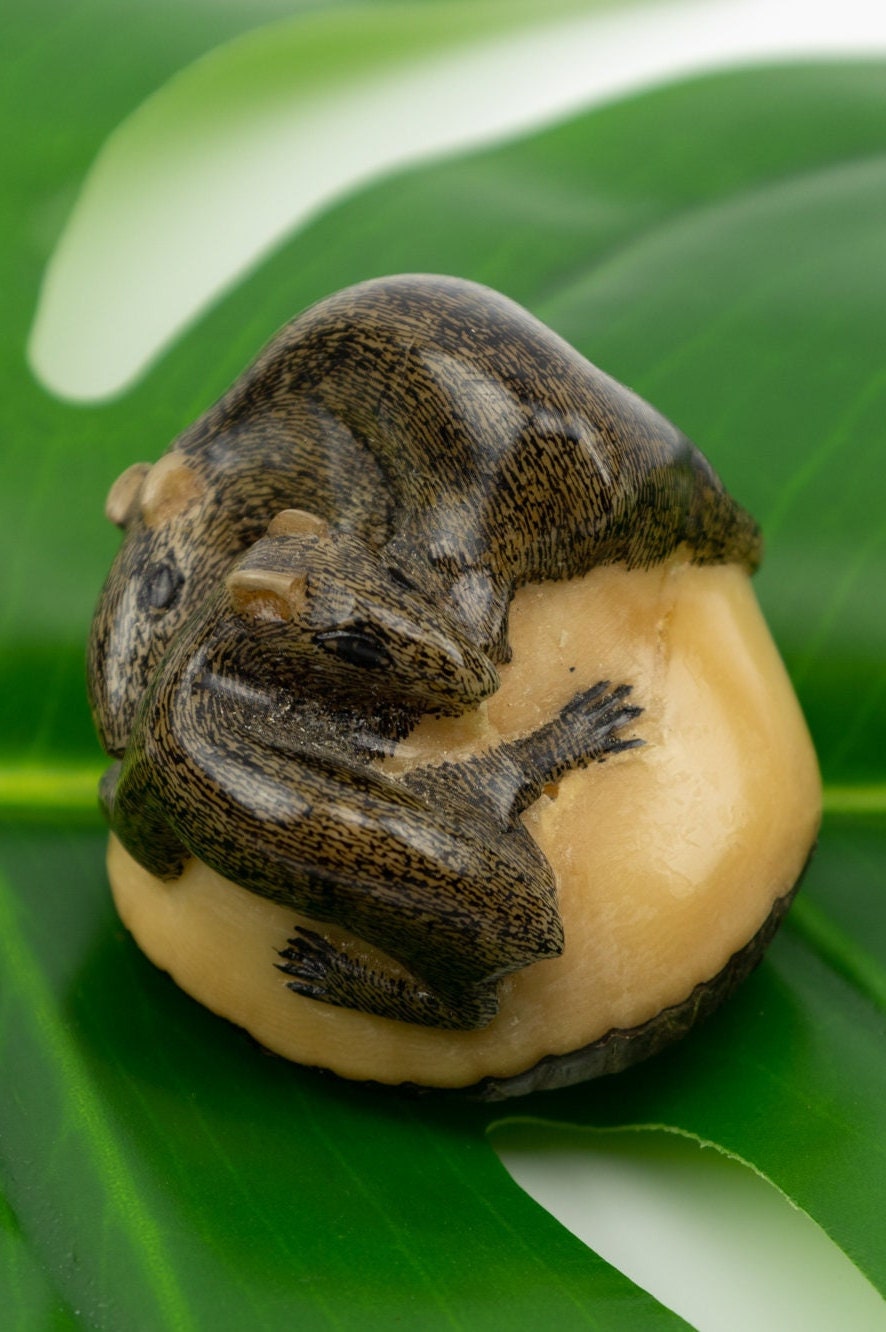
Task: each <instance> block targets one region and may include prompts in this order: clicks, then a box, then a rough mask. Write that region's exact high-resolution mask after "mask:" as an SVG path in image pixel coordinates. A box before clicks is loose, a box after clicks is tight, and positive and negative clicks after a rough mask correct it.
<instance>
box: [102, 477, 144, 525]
mask: <svg viewBox="0 0 886 1332" xmlns="http://www.w3.org/2000/svg"><path fill="white" fill-rule="evenodd" d="M150 470H151V464H150V463H133V464H132V466H131V467H127V469H126V471H125V472H121V473H120V475H119V476H118V477H117V480H116V481H115V482H114V484H113V485H112V486H111V489H110V490H109V491H108V498H107V499H106V500H105V517H106V518H109V519H110V520H111V522H112V523H114V524H115V525H116V526H117V527H126V525H127V523H129V522H130V521H131V520H132V518H133V517H134V516H135V508H136V505H137V504H138V500H139V496H140V495H141V489H142V485H143V484H144V479H145V477H146V476H147V475H148V472H150Z"/></svg>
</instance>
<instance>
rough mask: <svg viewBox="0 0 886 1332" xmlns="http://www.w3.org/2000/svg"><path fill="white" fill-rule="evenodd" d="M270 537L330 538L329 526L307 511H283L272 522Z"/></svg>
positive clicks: (322, 519) (269, 530)
mask: <svg viewBox="0 0 886 1332" xmlns="http://www.w3.org/2000/svg"><path fill="white" fill-rule="evenodd" d="M268 536H317V537H328V536H329V524H328V523H327V521H326V519H325V518H321V517H320V516H319V514H316V513H308V511H307V509H282V510H281V511H280V513H278V514H277V516H276V518H273V519H272V520H271V523H270V526H269V527H268Z"/></svg>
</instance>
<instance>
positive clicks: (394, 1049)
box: [108, 562, 820, 1086]
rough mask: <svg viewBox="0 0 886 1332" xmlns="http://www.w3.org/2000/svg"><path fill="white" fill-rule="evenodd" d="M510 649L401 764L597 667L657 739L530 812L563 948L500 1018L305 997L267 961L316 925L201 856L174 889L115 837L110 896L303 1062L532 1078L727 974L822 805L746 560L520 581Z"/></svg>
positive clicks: (186, 975) (504, 995) (205, 993)
mask: <svg viewBox="0 0 886 1332" xmlns="http://www.w3.org/2000/svg"><path fill="white" fill-rule="evenodd" d="M511 641H512V644H513V647H514V655H513V661H512V663H511V664H510V665H509V666H507V667H505V668H504V669H503V670H502V672H501V676H502V687H501V689H500V690H499V692H498V693H497V694H496V695H495V696H494V697H493V698H492V699H490V700H489V702H488V703H487V704H485V705H484V706H483V707H482V708H481V709H480V710H479V711H478V712H476V713H474V714H471V715H470V716H465V717H460V718H455V719H425V720H424V721H423V722H422V723H421V724H420V725H419V726H418V727H417V728H416V730H415V731H414V732H413V733H412V735H411V736H410V737H409V738H408V740H407V741H406V742H405V743H404V744H403V745H402V746H401V747H400V749H399V750H398V752H397V754H396V755H395V756H394V757H393V758H392V759H391V760H390V761H389V767H390V768H391V769H392V770H397V769H398V768H399V769H401V770H402V768H404V767H407V766H409V765H410V764H412V763H416V762H420V761H421V762H427V761H429V760H431V761H433V760H441V759H444V758H453V757H458V756H459V755H461V754H465V753H470V752H475V751H476V750H477V749H478V748H482V747H486V746H489V745H492V744H494V743H496V742H497V741H498V740H499V739H501V738H507V737H509V736H514V735H519V734H521V733H524V732H525V731H527V730H528V729H530V728H532V727H535V726H538V725H539V724H540V723H542V722H543V721H545V720H546V719H547V718H549V717H551V716H552V714H553V713H554V712H556V711H557V709H558V708H559V707H561V706H562V705H563V704H564V703H565V702H566V701H567V700H568V699H570V698H571V697H572V696H573V695H574V694H575V693H576V692H577V691H578V690H580V689H584V688H586V687H588V686H590V685H592V684H594V683H595V682H596V681H598V680H600V679H608V680H611V681H612V682H613V683H622V682H629V683H631V684H632V685H633V686H634V701H635V702H636V703H637V704H639V705H641V706H642V707H643V708H644V709H645V711H644V713H643V715H642V716H641V717H639V718H638V719H637V721H636V723H635V726H634V727H633V731H634V732H635V733H636V734H637V735H641V736H642V737H643V738H644V740H645V741H646V745H645V746H644V747H643V748H642V749H637V750H633V751H628V752H626V753H624V754H621V755H618V756H616V757H614V758H613V759H611V760H610V761H609V762H607V763H603V764H594V765H592V766H591V767H589V768H588V769H586V770H584V771H575V772H571V773H569V774H568V775H567V776H566V777H565V778H564V779H563V780H562V781H561V782H560V784H559V787H558V788H557V789H556V790H552V791H550V793H549V794H547V795H544V796H542V798H541V799H540V800H538V801H537V802H536V804H535V805H534V806H533V807H532V808H531V809H530V810H528V811H527V813H526V815H525V816H524V818H525V821H526V823H527V825H528V827H529V828H530V830H531V831H532V834H533V836H534V837H535V838H536V840H537V841H538V843H539V845H540V846H541V847H542V849H543V850H544V852H545V854H546V855H547V856H548V858H549V860H550V861H551V863H552V865H553V866H554V869H555V871H556V874H557V877H558V882H559V891H560V904H561V910H562V914H563V921H564V926H565V931H566V950H565V953H564V954H563V956H562V957H560V958H556V959H554V960H551V961H545V962H539V963H537V964H536V965H534V966H532V967H528V968H526V969H525V970H524V971H522V972H520V973H518V974H516V975H514V976H512V977H509V978H508V979H506V980H505V981H504V982H503V984H502V987H501V1011H500V1013H499V1014H498V1016H497V1017H496V1018H495V1020H494V1021H493V1022H492V1023H491V1024H490V1025H489V1026H488V1027H486V1028H485V1029H484V1030H482V1031H475V1032H447V1031H439V1030H433V1029H430V1028H423V1027H413V1026H409V1025H407V1024H405V1023H400V1022H393V1021H390V1020H387V1019H383V1018H376V1017H372V1016H369V1015H366V1014H362V1013H354V1012H350V1011H348V1010H345V1009H340V1008H332V1007H329V1006H327V1005H324V1004H322V1003H318V1002H316V1001H314V1000H310V999H304V998H301V997H298V996H296V995H294V994H293V993H292V992H291V991H290V990H288V989H287V988H286V978H285V976H283V975H282V974H281V973H280V972H279V971H278V970H276V969H275V967H274V963H275V962H276V961H277V950H278V949H280V948H282V947H284V946H285V943H286V940H287V938H289V936H290V935H291V934H292V930H293V926H294V925H295V924H296V923H297V922H298V921H299V920H300V919H303V918H300V917H298V916H297V915H296V913H295V912H293V911H290V910H288V909H286V908H284V907H281V906H278V905H275V904H274V903H272V902H268V901H265V900H263V899H262V898H259V897H256V896H255V895H254V894H252V893H249V892H247V891H246V890H245V889H243V888H239V887H237V886H235V885H233V884H231V883H229V882H227V881H226V880H224V879H222V878H220V877H219V876H218V875H216V874H215V873H213V872H212V871H211V870H209V869H207V868H206V866H205V865H203V864H201V863H199V862H197V861H193V862H191V864H190V865H189V866H188V867H187V869H186V870H185V873H184V874H183V875H182V877H181V878H180V879H178V880H177V881H175V882H174V883H163V882H161V881H160V880H159V879H156V878H153V877H152V876H151V875H150V874H148V873H147V872H146V871H145V870H144V869H142V868H141V866H139V865H137V864H136V863H135V862H134V861H133V860H132V859H131V858H130V857H129V856H128V855H127V853H126V852H125V851H124V850H123V848H122V847H121V846H120V844H119V843H118V842H117V841H116V840H115V839H114V838H113V837H112V838H111V843H110V848H109V857H108V865H109V873H110V877H111V883H112V886H113V890H114V897H115V900H116V903H117V907H118V910H119V912H120V915H121V917H122V919H123V921H124V923H125V924H126V925H127V926H128V928H129V929H130V930H131V931H132V933H133V934H134V936H135V938H136V940H137V941H138V943H139V944H140V946H141V947H142V948H143V949H144V951H145V952H146V953H147V955H148V956H149V957H150V958H151V959H152V960H153V961H154V962H155V963H156V964H157V965H158V966H160V967H163V968H164V969H165V970H167V971H169V972H170V973H171V974H172V976H173V977H174V978H175V980H176V981H177V982H178V984H179V985H181V986H182V988H183V989H185V990H187V991H188V993H189V994H192V995H193V996H194V997H195V998H197V999H199V1000H200V1002H201V1003H203V1004H206V1005H207V1006H208V1007H209V1008H211V1009H213V1010H214V1011H216V1012H217V1013H220V1014H222V1015H223V1016H224V1017H227V1018H230V1019H231V1020H232V1021H234V1022H237V1023H239V1024H240V1025H241V1026H243V1027H245V1028H246V1029H247V1030H248V1031H250V1032H251V1033H252V1035H253V1036H255V1037H256V1039H257V1040H259V1041H260V1042H261V1043H262V1044H263V1045H265V1046H267V1047H268V1048H269V1049H271V1050H274V1051H276V1052H278V1053H279V1054H281V1055H285V1056H286V1057H287V1058H289V1059H294V1060H297V1061H298V1062H300V1063H305V1064H311V1065H320V1066H322V1067H325V1068H330V1069H333V1070H334V1071H335V1072H337V1073H340V1074H343V1075H344V1076H346V1077H350V1078H359V1079H368V1080H375V1081H379V1082H388V1083H398V1082H415V1083H420V1084H423V1085H426V1086H469V1085H470V1084H472V1083H474V1082H477V1081H479V1080H480V1079H481V1078H484V1077H486V1076H489V1075H493V1076H499V1077H504V1076H508V1075H511V1074H515V1073H518V1072H520V1071H522V1070H524V1069H526V1068H529V1067H531V1066H532V1065H533V1064H535V1063H536V1062H537V1061H538V1060H539V1059H541V1058H542V1057H543V1056H545V1055H549V1054H562V1053H566V1052H568V1051H571V1050H575V1049H577V1048H578V1047H580V1046H583V1045H586V1044H588V1043H589V1042H591V1041H594V1040H596V1039H597V1038H599V1037H600V1036H602V1035H604V1034H605V1033H606V1032H607V1031H609V1030H610V1029H612V1028H614V1027H618V1028H631V1027H635V1026H637V1025H639V1024H640V1023H643V1022H646V1021H647V1020H648V1019H650V1018H652V1017H654V1016H655V1015H656V1014H657V1013H659V1012H660V1011H661V1009H663V1008H666V1007H669V1006H670V1005H673V1004H676V1003H679V1002H680V1001H681V1000H683V999H685V998H686V996H687V995H688V994H689V993H690V991H691V990H692V989H693V988H694V987H695V985H696V984H698V983H699V982H701V981H705V980H708V979H710V978H711V977H714V976H715V975H716V974H717V973H718V972H719V971H720V970H721V968H722V967H723V966H724V965H725V963H726V962H727V961H728V959H729V957H730V956H731V955H732V954H733V953H734V952H735V951H736V950H737V949H739V948H741V947H742V946H743V945H744V944H746V943H747V942H748V940H749V939H751V937H752V936H753V935H754V934H755V932H756V931H757V929H758V928H759V927H760V925H761V924H762V922H763V921H764V920H765V919H766V917H767V916H768V915H769V912H770V909H771V908H772V905H773V903H774V901H775V899H776V898H778V897H780V896H781V895H782V894H784V893H785V892H787V891H788V890H789V889H791V888H792V887H793V885H794V884H795V882H796V881H797V878H798V876H799V874H800V872H801V870H802V868H803V865H804V863H805V861H806V858H807V856H808V854H809V850H810V848H811V846H812V845H813V843H814V840H815V837H816V833H817V829H818V823H819V817H820V780H819V775H818V768H817V764H816V760H815V755H814V753H813V749H812V745H811V742H810V739H809V734H808V732H807V729H806V726H805V723H804V721H803V718H802V715H801V713H800V710H799V707H798V704H797V702H796V699H795V697H794V694H793V690H792V688H791V685H790V683H789V681H788V679H787V676H786V673H785V671H784V667H783V665H782V663H781V660H780V658H779V656H778V654H777V652H776V649H775V647H774V645H773V643H772V640H771V638H770V635H769V632H768V629H767V628H766V625H765V623H764V621H763V618H762V616H761V614H760V611H759V608H758V606H757V602H756V598H755V596H754V593H753V589H752V588H751V585H750V582H749V580H748V578H747V576H746V574H745V573H744V572H743V571H742V570H740V569H738V568H735V567H732V566H728V567H697V566H693V565H690V564H687V563H683V562H674V563H672V564H669V565H666V566H660V567H658V568H656V569H652V570H643V571H632V572H628V571H626V570H624V569H621V568H604V569H596V570H594V571H593V572H591V573H590V574H588V575H587V576H586V577H585V578H583V579H576V580H574V581H572V582H568V583H548V584H545V585H542V586H533V587H529V588H524V589H522V590H521V591H520V592H519V593H518V595H517V597H516V599H515V601H514V604H513V608H512V613H511ZM324 932H326V933H328V934H329V935H330V937H332V936H334V937H336V938H342V937H343V935H342V933H341V931H336V930H332V929H328V930H326V929H324ZM353 947H354V948H355V949H357V950H360V951H364V952H366V953H367V954H372V955H374V956H377V954H374V952H373V950H371V949H369V948H365V947H364V945H362V944H360V943H359V942H358V941H353Z"/></svg>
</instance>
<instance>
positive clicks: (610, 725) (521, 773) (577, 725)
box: [402, 680, 644, 833]
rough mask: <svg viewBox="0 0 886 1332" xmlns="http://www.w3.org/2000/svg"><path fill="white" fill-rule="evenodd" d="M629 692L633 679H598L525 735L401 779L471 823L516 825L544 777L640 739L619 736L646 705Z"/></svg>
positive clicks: (508, 827) (556, 778)
mask: <svg viewBox="0 0 886 1332" xmlns="http://www.w3.org/2000/svg"><path fill="white" fill-rule="evenodd" d="M630 692H631V687H630V685H619V686H618V687H617V688H615V689H611V688H610V685H609V681H608V680H601V681H600V682H599V683H598V684H595V685H593V686H592V687H591V688H590V689H586V690H583V691H582V692H581V693H579V694H576V695H575V697H574V698H572V699H570V701H569V702H568V703H567V704H565V706H564V707H562V708H561V709H560V711H559V713H558V714H557V716H556V717H555V718H554V719H553V720H552V721H550V722H547V723H545V725H543V726H540V727H538V729H537V730H535V731H531V732H530V733H529V734H528V735H525V736H522V737H521V738H520V739H518V740H507V741H503V742H502V743H501V744H500V745H496V747H495V748H494V749H492V750H489V751H488V752H487V753H485V754H478V755H477V756H476V757H474V758H470V759H466V760H464V761H463V762H460V763H443V764H439V765H438V766H436V767H426V768H416V769H413V770H412V771H411V772H408V773H406V774H405V776H404V777H403V779H402V780H403V783H404V785H406V786H408V787H409V789H410V790H413V791H415V792H416V793H417V794H420V795H421V796H422V798H423V799H424V800H426V801H427V802H428V803H429V804H438V805H439V803H440V802H441V801H444V800H445V801H447V802H448V803H449V804H450V805H451V806H453V807H458V808H459V809H460V811H461V814H462V817H463V818H465V819H466V820H468V823H469V826H474V827H476V826H477V824H478V822H483V821H486V822H490V823H493V824H494V825H495V826H496V827H497V828H498V830H499V832H500V833H503V832H507V831H509V830H513V828H514V826H515V823H516V819H517V817H518V815H520V814H521V813H522V812H523V810H524V809H526V808H527V807H528V806H529V805H531V804H532V802H533V801H534V800H537V799H538V797H539V796H540V795H541V793H542V790H543V789H544V787H545V786H546V785H547V784H548V783H549V782H556V781H559V779H560V778H561V777H562V776H563V775H564V774H565V773H567V772H569V771H570V770H571V769H572V768H584V767H587V765H588V764H589V763H593V762H603V761H604V760H605V759H606V758H608V757H609V756H610V755H611V754H617V753H619V752H620V751H621V750H624V749H633V748H635V747H636V746H638V745H642V744H643V743H644V742H643V740H642V739H640V738H638V737H630V738H627V739H626V738H624V736H623V730H624V727H625V726H626V725H627V724H628V722H630V721H632V720H633V719H634V718H635V717H637V716H639V715H640V713H641V712H642V711H643V709H642V708H639V707H635V706H632V705H629V704H628V703H627V702H626V700H627V697H628V695H629V694H630ZM518 826H519V825H518Z"/></svg>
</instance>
